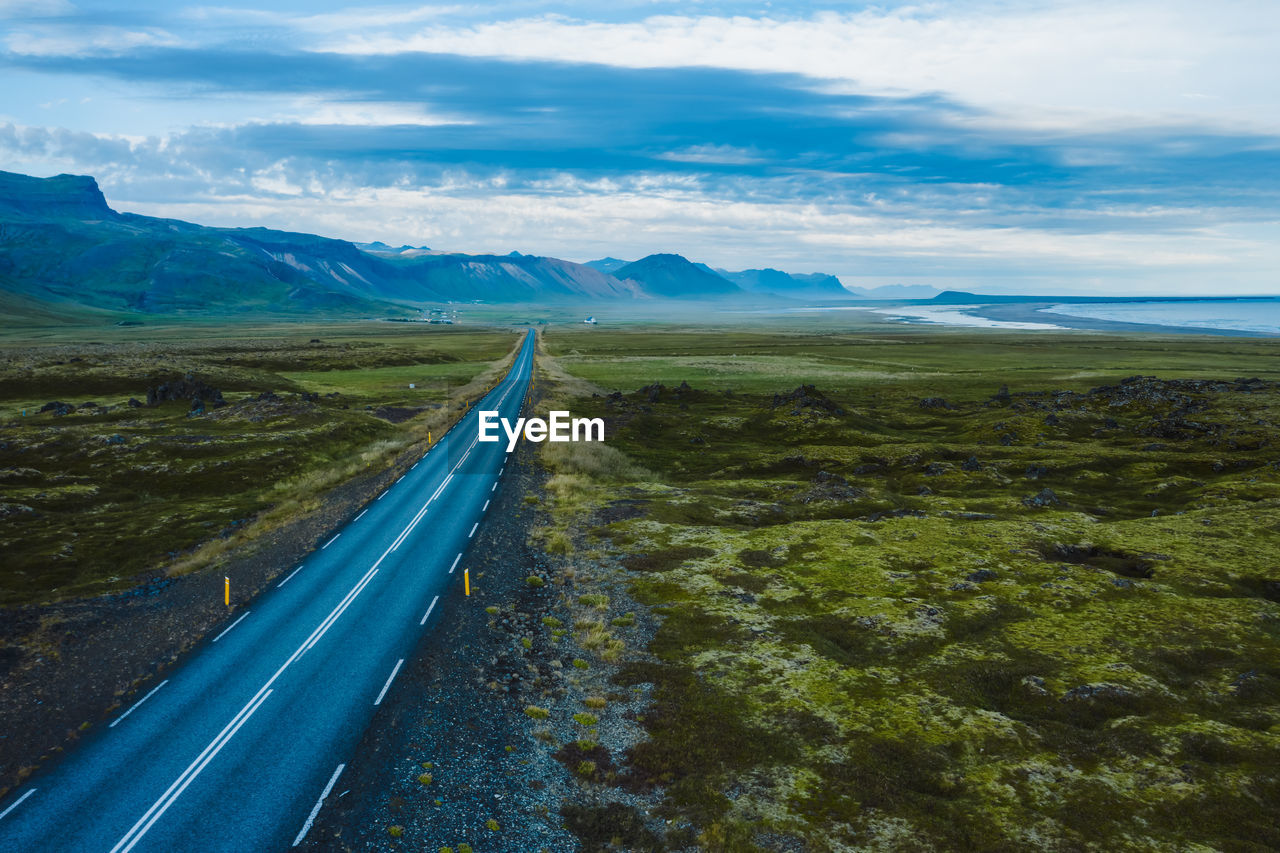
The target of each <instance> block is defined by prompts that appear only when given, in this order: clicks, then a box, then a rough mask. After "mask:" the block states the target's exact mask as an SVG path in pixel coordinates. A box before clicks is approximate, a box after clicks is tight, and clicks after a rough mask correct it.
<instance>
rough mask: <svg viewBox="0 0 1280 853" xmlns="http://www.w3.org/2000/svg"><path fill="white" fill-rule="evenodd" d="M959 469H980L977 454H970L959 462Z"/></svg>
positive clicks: (980, 464) (980, 465)
mask: <svg viewBox="0 0 1280 853" xmlns="http://www.w3.org/2000/svg"><path fill="white" fill-rule="evenodd" d="M960 469H961V470H962V471H981V470H982V463H981V462H979V461H978V457H977V456H970V457H969V458H968V459H966V460H965V461H964V462H962V463H961V464H960Z"/></svg>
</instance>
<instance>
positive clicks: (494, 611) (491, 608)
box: [484, 604, 500, 616]
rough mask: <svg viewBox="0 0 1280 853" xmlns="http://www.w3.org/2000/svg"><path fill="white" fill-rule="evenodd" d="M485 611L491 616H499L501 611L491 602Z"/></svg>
mask: <svg viewBox="0 0 1280 853" xmlns="http://www.w3.org/2000/svg"><path fill="white" fill-rule="evenodd" d="M484 612H485V613H488V614H489V615H490V616H497V615H498V613H499V612H500V611H499V610H498V608H496V607H494V606H493V605H492V604H490V605H489V606H488V607H486V608H485V609H484Z"/></svg>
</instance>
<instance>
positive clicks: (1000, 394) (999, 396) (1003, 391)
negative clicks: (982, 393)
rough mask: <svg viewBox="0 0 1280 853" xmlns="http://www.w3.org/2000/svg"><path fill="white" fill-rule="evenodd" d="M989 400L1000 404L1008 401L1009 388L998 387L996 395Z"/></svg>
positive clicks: (1006, 386)
mask: <svg viewBox="0 0 1280 853" xmlns="http://www.w3.org/2000/svg"><path fill="white" fill-rule="evenodd" d="M991 399H993V400H999V401H1000V402H1002V403H1004V402H1007V401H1008V400H1009V386H1008V385H1001V386H1000V390H999V391H997V392H996V395H995V396H994V397H992V398H991Z"/></svg>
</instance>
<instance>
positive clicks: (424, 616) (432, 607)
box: [418, 595, 440, 625]
mask: <svg viewBox="0 0 1280 853" xmlns="http://www.w3.org/2000/svg"><path fill="white" fill-rule="evenodd" d="M439 600H440V596H438V595H437V596H436V597H435V598H433V599H431V603H430V604H429V605H427V612H426V613H424V614H422V621H421V622H419V623H418V624H419V625H425V624H427V617H428V616H430V615H431V611H432V610H435V609H436V602H437V601H439Z"/></svg>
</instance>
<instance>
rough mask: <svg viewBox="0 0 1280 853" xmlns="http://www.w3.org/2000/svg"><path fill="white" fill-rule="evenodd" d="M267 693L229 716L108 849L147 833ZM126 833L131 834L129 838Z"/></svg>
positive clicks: (125, 851) (120, 850) (120, 849)
mask: <svg viewBox="0 0 1280 853" xmlns="http://www.w3.org/2000/svg"><path fill="white" fill-rule="evenodd" d="M270 695H271V691H270V690H267V691H266V692H265V693H259V694H258V695H257V696H255V697H254V698H253V699H250V700H249V704H248V705H245V706H244V707H243V708H241V709H240V713H238V714H236V715H235V717H233V718H232V719H231V722H229V723H227V726H226V728H224V729H223V730H222V731H221V732H219V733H218V736H217V737H216V738H214V739H213V740H212V741H210V743H209V745H208V746H206V747H205V748H204V752H202V753H200V755H198V756H197V757H196V760H195V761H193V762H191V764H190V765H188V766H187V769H186V770H185V771H184V772H183V774H182V776H179V777H178V778H177V780H175V781H174V783H173V784H172V785H170V786H169V790H167V791H165V792H164V793H163V794H162V795H161V796H160V799H158V800H156V802H155V804H154V805H153V806H151V808H149V809H147V813H146V814H144V815H143V816H142V817H140V818H138V822H137V823H135V824H134V825H133V828H132V829H130V830H129V831H128V832H127V833H125V836H124V838H121V839H120V840H119V841H117V842H116V846H115V847H112V848H111V853H129V851H130V850H132V849H133V847H134V845H135V844H137V843H138V842H139V841H141V840H142V836H144V835H146V834H147V830H149V829H151V827H152V826H154V825H155V822H156V821H157V820H159V819H160V816H161V815H163V814H164V813H165V812H166V811H167V810H168V808H169V806H171V805H173V804H174V802H175V801H177V799H178V797H179V796H180V795H181V794H182V792H183V791H185V790H186V789H187V786H188V785H190V784H191V782H192V780H194V779H195V778H196V777H197V776H199V775H200V772H201V771H202V770H204V768H205V767H207V766H208V765H209V762H210V761H212V760H213V759H214V756H216V755H217V754H218V753H219V752H221V751H222V748H223V747H224V746H226V745H227V743H228V742H229V741H230V740H231V738H233V737H235V735H236V732H238V731H240V727H241V726H243V725H244V724H245V723H246V722H247V721H248V720H249V718H250V717H252V716H253V715H254V712H256V711H257V710H258V709H259V708H261V707H262V703H263V702H265V701H267V697H268V696H270ZM246 712H247V713H246ZM210 750H212V751H210ZM192 771H194V772H192ZM130 836H132V839H131V838H130Z"/></svg>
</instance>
